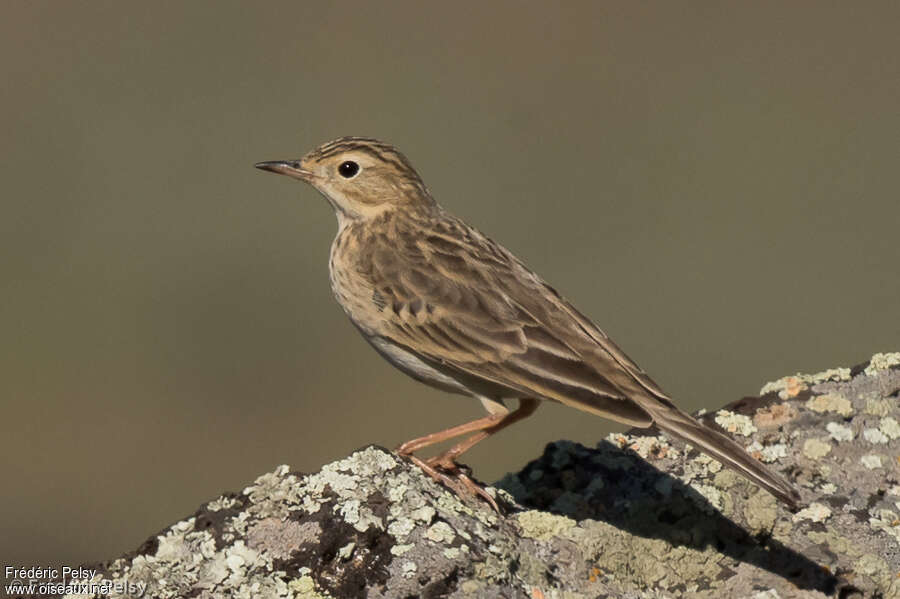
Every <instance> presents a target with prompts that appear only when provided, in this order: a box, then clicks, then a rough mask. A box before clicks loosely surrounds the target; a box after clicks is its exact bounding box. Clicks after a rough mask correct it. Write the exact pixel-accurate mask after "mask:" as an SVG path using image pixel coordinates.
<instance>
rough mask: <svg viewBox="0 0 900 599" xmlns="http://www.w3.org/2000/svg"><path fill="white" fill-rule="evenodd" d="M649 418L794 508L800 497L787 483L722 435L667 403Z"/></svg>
mask: <svg viewBox="0 0 900 599" xmlns="http://www.w3.org/2000/svg"><path fill="white" fill-rule="evenodd" d="M667 403H668V402H667ZM654 412H656V411H655V410H654ZM652 416H653V421H654V422H655V423H656V425H657V426H658V427H659V428H660V429H662V430H663V431H665V432H667V433H670V434H672V435H674V436H676V437H678V438H679V439H681V440H682V441H686V442H688V443H690V444H692V445H695V446H697V447H699V448H700V449H702V450H703V451H704V452H706V453H707V454H709V455H710V456H712V457H714V458H715V459H716V460H718V461H719V462H721V463H722V464H724V465H725V466H728V467H729V468H731V469H733V470H734V471H735V472H737V473H739V474H741V475H742V476H744V477H745V478H747V479H748V480H750V481H752V482H754V483H756V484H757V485H759V486H760V487H762V488H763V489H765V490H766V491H768V492H769V493H771V494H772V495H774V496H775V497H777V498H778V499H780V500H781V501H783V502H784V503H786V504H788V505H789V506H791V507H796V506H797V504H798V502H799V501H800V494H799V493H798V492H797V490H796V489H795V488H794V487H793V485H791V483H789V482H788V481H787V480H785V479H784V478H783V477H781V476H779V475H777V474H775V473H774V472H772V471H771V470H769V469H768V468H766V467H765V466H763V464H762V463H761V462H760V461H759V460H757V459H756V458H754V457H753V456H751V455H750V454H749V453H747V452H746V451H745V450H744V448H743V447H741V446H740V445H738V444H737V443H735V442H734V441H732V440H731V439H729V438H728V437H726V436H725V435H723V434H722V433H720V432H718V431H715V430H713V429H711V428H709V427H707V426H704V425H703V424H702V423H700V422H698V421H697V420H695V419H694V418H692V417H691V416H689V415H688V414H685V413H684V412H682V411H681V410H679V409H678V408H677V407H675V406H674V405H673V404H671V403H669V404H668V405H667V406H666V409H662V410H659V411H658V412H657V413H654V414H652Z"/></svg>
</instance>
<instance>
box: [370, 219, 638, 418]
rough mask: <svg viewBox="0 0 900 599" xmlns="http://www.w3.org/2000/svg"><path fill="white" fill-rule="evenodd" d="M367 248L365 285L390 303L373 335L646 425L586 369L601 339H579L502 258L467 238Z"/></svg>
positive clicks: (522, 271) (441, 235) (572, 324)
mask: <svg viewBox="0 0 900 599" xmlns="http://www.w3.org/2000/svg"><path fill="white" fill-rule="evenodd" d="M370 244H374V245H375V247H372V248H370V251H369V252H368V255H369V256H370V257H371V259H370V260H369V261H368V264H367V267H368V268H369V269H371V274H370V276H371V278H372V280H375V281H379V284H380V285H381V286H383V287H387V288H389V289H390V291H391V294H392V301H389V302H385V304H384V306H383V307H382V308H381V311H382V318H381V319H379V321H378V322H379V330H378V331H376V332H377V334H378V335H380V336H382V337H384V338H386V339H389V340H390V341H391V342H393V343H397V344H399V345H401V346H404V347H406V348H408V349H410V350H411V351H414V352H415V353H417V354H419V355H421V356H422V357H423V358H425V359H427V360H429V361H430V362H432V363H434V364H436V365H440V366H441V367H442V368H445V369H450V370H455V371H457V372H460V373H464V374H465V375H466V376H469V377H475V378H477V379H481V380H484V381H487V382H491V383H495V384H499V385H500V386H502V387H505V388H508V389H511V390H514V391H516V392H517V393H518V394H520V395H522V394H527V395H531V396H534V397H538V398H543V399H550V400H555V401H559V402H562V403H566V404H570V405H574V406H575V407H579V408H581V409H585V410H588V411H591V412H594V413H598V414H601V415H603V416H606V417H609V418H613V419H615V420H619V421H622V422H626V423H628V424H632V425H639V426H647V425H649V423H650V416H649V415H648V414H647V413H646V411H644V410H643V409H641V408H639V407H638V406H637V405H636V404H635V403H634V402H632V401H631V400H630V399H629V398H628V394H627V392H626V391H625V390H624V389H622V388H621V387H620V386H617V385H616V384H615V382H614V381H612V380H611V379H610V378H609V377H608V376H607V375H606V373H605V372H604V370H602V369H598V368H597V367H596V366H595V365H594V363H595V362H596V360H594V359H592V354H596V353H597V352H598V351H599V350H598V343H597V341H596V339H595V337H599V338H601V339H602V338H603V337H604V336H602V335H598V334H596V333H595V334H594V335H591V334H589V333H587V332H585V331H584V330H583V328H584V327H583V325H581V324H580V323H579V322H578V321H577V319H576V318H574V317H573V315H571V314H570V312H569V309H568V307H567V305H566V304H565V302H564V300H562V298H560V297H559V296H558V294H556V293H555V292H554V291H553V290H552V289H551V288H549V287H548V286H547V285H546V284H545V283H543V282H542V281H541V280H540V279H539V278H538V277H537V276H536V275H534V274H533V273H531V272H530V271H528V270H527V269H526V268H525V267H524V266H523V265H521V263H519V262H518V261H517V260H516V259H515V258H514V257H512V255H511V254H509V253H508V252H507V251H506V250H504V249H503V248H500V247H499V246H497V245H496V244H494V243H493V242H491V241H490V240H488V239H487V238H486V237H483V236H480V235H479V234H477V232H476V233H474V234H473V232H472V230H470V229H468V228H466V230H465V231H456V232H454V231H449V232H446V231H445V232H438V233H434V234H432V235H426V236H424V237H420V238H418V239H404V238H402V237H398V236H396V235H395V236H392V238H391V239H388V238H387V237H384V238H381V239H373V240H370ZM435 271H437V272H438V273H440V274H439V275H438V276H436V275H435ZM588 322H589V321H588Z"/></svg>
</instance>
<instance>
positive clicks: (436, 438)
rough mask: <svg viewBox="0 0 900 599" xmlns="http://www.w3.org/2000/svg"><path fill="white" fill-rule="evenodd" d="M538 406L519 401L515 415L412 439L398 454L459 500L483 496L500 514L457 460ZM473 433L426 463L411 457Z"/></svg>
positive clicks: (495, 416) (534, 402)
mask: <svg viewBox="0 0 900 599" xmlns="http://www.w3.org/2000/svg"><path fill="white" fill-rule="evenodd" d="M537 406H538V400H536V399H530V398H528V399H522V400H520V401H519V407H518V408H517V409H516V410H514V411H513V412H497V413H493V414H490V415H489V416H485V417H484V418H479V419H477V420H473V421H471V422H467V423H465V424H460V425H458V426H454V427H452V428H448V429H446V430H443V431H439V432H437V433H432V434H430V435H425V436H424V437H419V438H416V439H412V440H411V441H407V442H406V443H404V444H402V445H401V446H400V447H398V448H397V450H396V451H397V453H399V454H400V455H402V456H407V457H409V458H410V460H412V461H413V463H415V464H416V465H417V466H419V467H420V468H421V469H422V470H424V471H425V473H426V474H428V475H429V476H430V477H431V478H433V479H434V480H436V481H437V482H439V483H442V484H444V485H445V486H447V487H449V488H450V489H452V490H453V491H454V492H455V493H456V494H457V495H459V496H460V497H462V496H463V495H464V492H469V493H474V494H477V495H480V496H481V497H482V498H484V499H485V500H486V501H487V502H488V503H489V504H490V505H491V507H493V508H494V510H495V511H498V512H499V511H500V510H499V508H498V507H497V503H496V502H495V501H494V498H493V497H491V496H490V495H489V494H488V493H487V491H485V490H484V489H483V488H481V487H480V486H479V485H477V484H476V483H475V482H474V481H472V479H471V478H469V477H468V476H467V475H466V474H465V473H464V472H462V470H460V468H459V466H458V465H457V464H456V458H458V457H459V456H461V455H462V454H463V453H465V452H466V451H468V450H470V449H471V448H472V447H473V446H474V445H475V444H476V443H478V442H479V441H483V440H484V439H487V438H488V437H490V436H491V435H493V434H494V433H496V432H498V431H500V430H503V429H504V428H506V427H507V426H509V425H511V424H513V423H515V422H518V421H519V420H522V419H524V418H527V417H528V416H530V415H531V414H533V413H534V411H535V410H536V409H537ZM471 432H475V434H474V435H471V436H470V437H468V438H467V439H465V440H463V441H461V442H459V443H457V444H456V445H454V446H453V447H451V448H450V449H448V450H447V451H445V452H444V453H441V454H439V455H437V456H435V457H433V458H430V459H428V460H426V461H423V460H421V459H419V458H417V457H416V456H414V455H412V453H413V452H414V451H417V450H419V449H422V448H423V447H428V446H429V445H433V444H435V443H440V442H441V441H446V440H448V439H453V438H455V437H459V436H461V435H465V434H466V433H471ZM439 470H440V471H439ZM441 471H443V472H441ZM445 473H446V474H445ZM451 477H452V478H451ZM454 479H455V480H454Z"/></svg>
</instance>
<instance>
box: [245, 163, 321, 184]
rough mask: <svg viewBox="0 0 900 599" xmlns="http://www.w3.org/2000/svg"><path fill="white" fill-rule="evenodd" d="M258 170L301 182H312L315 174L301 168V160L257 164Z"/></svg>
mask: <svg viewBox="0 0 900 599" xmlns="http://www.w3.org/2000/svg"><path fill="white" fill-rule="evenodd" d="M253 166H255V167H256V168H258V169H260V170H264V171H269V172H272V173H278V174H279V175H287V176H288V177H293V178H294V179H300V180H301V181H307V182H308V181H310V180H311V179H312V177H313V174H312V173H311V172H309V171H305V170H303V169H302V168H300V161H299V160H270V161H268V162H257V163H256V164H254V165H253Z"/></svg>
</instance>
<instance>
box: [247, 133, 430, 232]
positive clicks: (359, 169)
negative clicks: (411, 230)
mask: <svg viewBox="0 0 900 599" xmlns="http://www.w3.org/2000/svg"><path fill="white" fill-rule="evenodd" d="M255 166H256V168H259V169H262V170H266V171H271V172H273V173H278V174H281V175H287V176H288V177H293V178H294V179H300V180H301V181H305V182H307V183H309V184H310V185H312V186H313V187H315V188H316V189H317V190H318V191H319V192H320V193H321V194H322V195H324V196H325V197H326V198H327V199H328V201H329V202H331V205H332V206H333V207H334V209H335V211H336V212H337V213H338V217H339V218H340V219H350V220H366V219H369V218H372V217H373V216H376V215H378V214H382V213H384V212H385V211H388V210H398V209H399V210H403V211H408V212H413V211H423V210H425V211H427V210H431V209H433V208H434V207H435V203H434V200H433V199H432V198H431V195H430V194H429V193H428V190H427V189H426V188H425V184H424V183H422V179H421V178H419V174H418V173H416V170H415V169H414V168H413V167H412V165H411V164H410V163H409V160H407V159H406V156H404V155H403V154H401V153H400V152H399V151H397V149H396V148H394V147H393V146H392V145H390V144H386V143H384V142H381V141H378V140H375V139H369V138H364V137H342V138H341V139H337V140H335V141H332V142H328V143H327V144H324V145H321V146H319V147H318V148H316V149H315V150H313V151H312V152H309V153H308V154H306V155H305V156H304V157H303V158H300V159H298V160H275V161H270V162H259V163H257V164H256V165H255Z"/></svg>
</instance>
